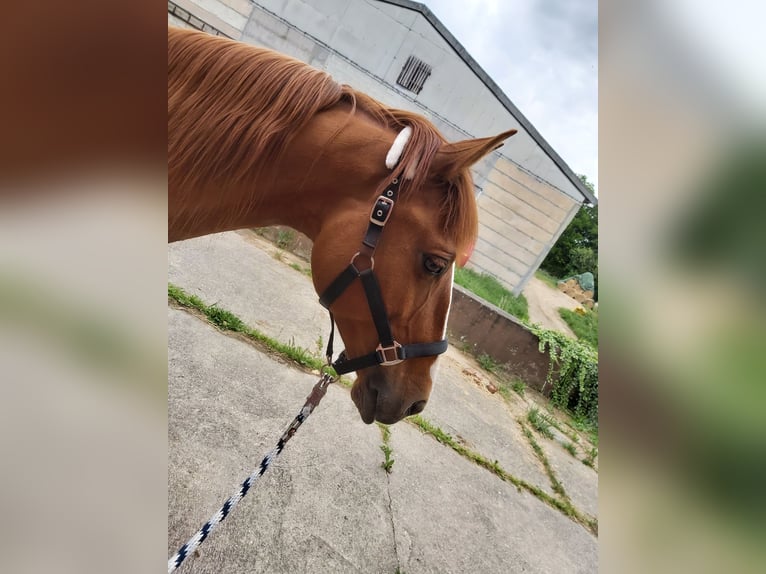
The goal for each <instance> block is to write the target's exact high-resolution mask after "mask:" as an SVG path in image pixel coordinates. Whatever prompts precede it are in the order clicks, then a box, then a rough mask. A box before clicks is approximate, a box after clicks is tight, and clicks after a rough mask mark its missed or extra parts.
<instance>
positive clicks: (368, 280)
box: [319, 178, 447, 375]
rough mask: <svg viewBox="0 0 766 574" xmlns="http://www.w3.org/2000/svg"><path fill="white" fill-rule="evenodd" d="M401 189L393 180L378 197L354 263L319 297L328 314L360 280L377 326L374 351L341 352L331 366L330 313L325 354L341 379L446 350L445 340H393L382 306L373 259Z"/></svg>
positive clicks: (332, 326)
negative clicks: (352, 354) (364, 263)
mask: <svg viewBox="0 0 766 574" xmlns="http://www.w3.org/2000/svg"><path fill="white" fill-rule="evenodd" d="M399 185H400V181H399V179H398V178H394V179H393V180H392V181H391V185H390V186H389V187H388V188H387V189H386V191H385V192H384V193H383V195H381V196H379V197H378V199H377V200H376V201H375V205H374V206H373V208H372V213H370V223H369V225H368V226H367V232H366V233H365V234H364V239H363V240H362V247H361V248H360V249H359V251H357V252H356V254H355V255H354V256H353V257H352V258H351V263H349V265H348V267H346V268H345V269H344V270H343V271H342V272H341V273H340V275H338V276H337V277H336V278H335V281H333V282H332V283H330V286H329V287H327V289H325V290H324V293H322V295H320V297H319V303H320V304H321V305H322V306H323V307H324V308H325V309H327V310H328V311H329V310H330V305H332V303H333V302H334V301H335V300H336V299H337V298H338V297H340V295H341V293H343V292H344V291H345V290H346V289H347V288H348V287H349V285H351V283H353V282H354V280H355V279H356V278H357V277H358V278H359V279H361V281H362V286H363V287H364V292H365V295H366V296H367V304H368V305H369V306H370V313H371V314H372V320H373V322H374V323H375V329H376V330H377V331H378V340H379V343H378V346H377V348H376V349H375V351H373V352H372V353H369V354H367V355H362V356H361V357H356V358H354V359H349V358H348V357H347V356H346V351H342V352H341V354H340V356H339V357H338V360H337V361H335V362H334V363H332V354H333V351H332V344H333V338H334V336H335V319H334V318H333V315H332V311H330V338H329V340H328V341H327V351H326V353H325V354H326V355H327V362H328V363H332V366H333V368H334V369H335V371H336V372H337V373H338V374H339V375H342V374H344V373H350V372H351V371H358V370H360V369H366V368H368V367H374V366H377V365H381V366H384V367H388V366H390V365H396V364H397V363H401V362H402V361H404V360H406V359H414V358H416V357H430V356H433V355H440V354H441V353H443V352H444V351H446V350H447V340H446V339H443V340H441V341H434V342H433V343H411V344H409V345H402V344H400V343H398V342H397V341H396V340H395V339H394V336H393V335H392V333H391V325H390V324H389V322H388V313H387V312H386V306H385V305H384V303H383V296H382V294H381V292H380V285H379V284H378V280H377V279H376V278H375V274H374V272H373V270H374V268H375V259H374V257H373V256H374V254H375V247H376V246H377V244H378V239H380V234H381V233H382V232H383V228H384V227H385V225H386V223H387V222H388V219H389V217H391V212H392V211H393V209H394V205H395V204H396V200H397V198H398V196H399ZM360 258H361V259H363V260H365V261H367V262H369V266H368V267H363V268H361V269H360V267H359V264H358V263H357V260H358V259H360Z"/></svg>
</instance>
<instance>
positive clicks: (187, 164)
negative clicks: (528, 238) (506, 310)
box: [168, 26, 478, 247]
mask: <svg viewBox="0 0 766 574" xmlns="http://www.w3.org/2000/svg"><path fill="white" fill-rule="evenodd" d="M210 102H215V105H214V106H211V105H210ZM341 102H346V103H349V104H350V105H351V113H350V115H349V119H350V118H351V116H353V114H354V113H356V111H357V110H360V111H363V112H365V113H366V114H367V115H368V116H370V117H372V118H373V119H375V120H376V121H377V122H378V123H379V124H380V125H382V126H384V127H388V128H391V129H392V130H394V131H396V132H398V131H400V130H401V129H403V128H404V127H406V126H410V127H411V128H412V136H411V137H410V141H409V142H408V144H407V146H406V147H405V149H404V152H403V154H402V156H401V158H400V161H399V164H398V165H397V167H396V168H395V169H394V170H393V171H392V173H391V176H390V178H388V180H386V181H384V182H381V186H380V190H382V189H383V188H384V186H385V185H387V184H388V183H389V182H390V180H391V179H393V178H394V177H401V176H403V175H405V174H407V175H408V176H411V178H410V179H405V180H404V181H403V182H402V187H401V193H402V196H404V195H405V194H406V193H407V192H408V191H409V190H416V189H419V188H420V187H421V186H422V185H423V184H424V183H425V182H426V179H427V177H428V171H429V167H430V165H431V162H432V160H433V158H434V156H435V154H436V152H437V151H438V150H439V148H440V147H441V146H442V145H443V144H444V143H446V139H445V138H444V136H442V135H441V133H439V131H438V130H437V129H436V127H435V126H434V125H433V124H432V123H431V122H430V121H428V120H427V119H426V118H424V117H423V116H421V115H418V114H415V113H412V112H408V111H405V110H397V109H393V108H389V107H387V106H385V105H383V104H382V103H380V102H378V101H377V100H375V99H374V98H371V97H370V96H368V95H366V94H364V93H362V92H358V91H356V90H354V89H353V88H351V87H350V86H347V85H341V84H338V83H337V82H335V81H334V80H333V79H332V77H331V76H330V75H329V74H328V73H326V72H323V71H320V70H317V69H315V68H313V67H311V66H309V65H307V64H305V63H303V62H301V61H299V60H296V59H293V58H290V57H288V56H284V55H282V54H279V53H277V52H273V51H271V50H267V49H263V48H258V47H256V46H252V45H248V44H244V43H241V42H236V41H233V40H228V39H225V38H220V37H216V36H211V35H209V34H206V33H204V32H197V31H191V30H183V29H179V28H173V27H170V26H169V27H168V181H169V182H173V184H174V185H177V186H178V189H191V188H194V187H196V186H198V185H201V184H204V183H209V182H216V181H221V182H223V181H226V182H237V181H242V180H243V179H244V178H245V177H247V176H251V177H252V175H253V174H257V173H258V172H259V171H260V170H261V168H262V167H263V166H268V165H270V164H271V163H273V162H274V161H276V160H277V159H279V157H280V156H281V155H282V154H283V153H284V152H285V150H286V149H287V146H288V144H289V142H290V139H291V138H292V137H293V136H294V135H295V134H297V133H299V132H300V131H301V130H302V129H303V128H304V127H305V126H306V125H307V124H308V123H309V122H310V121H311V119H312V118H313V117H314V116H315V115H316V114H317V113H319V112H321V111H323V110H326V109H329V108H331V107H333V106H335V105H337V104H339V103H341ZM341 129H342V128H341ZM382 161H383V158H381V162H382ZM202 166H204V168H203V167H202ZM440 208H441V213H442V217H443V224H444V229H445V232H446V233H448V234H449V235H450V236H452V237H453V239H454V240H455V241H456V243H457V244H458V246H460V247H464V246H467V245H469V244H471V243H473V241H474V240H475V238H476V235H477V233H478V215H477V209H476V202H475V199H474V191H473V183H472V179H471V175H470V172H469V170H468V169H465V170H463V171H462V172H461V173H460V174H458V176H457V177H454V178H452V181H450V182H445V194H444V198H443V201H442V204H441V206H440Z"/></svg>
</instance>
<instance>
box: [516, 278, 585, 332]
mask: <svg viewBox="0 0 766 574" xmlns="http://www.w3.org/2000/svg"><path fill="white" fill-rule="evenodd" d="M522 293H524V297H526V298H527V303H529V320H530V321H531V322H532V323H539V324H540V325H542V326H543V327H545V328H546V329H554V330H556V331H561V332H562V333H565V334H567V335H569V336H570V337H572V338H573V339H576V338H577V337H576V336H575V334H574V333H573V332H572V329H570V328H569V326H568V325H567V324H566V323H565V322H564V320H563V319H562V318H561V315H559V308H561V307H564V308H566V309H575V308H576V307H579V306H580V304H579V303H578V302H577V301H575V300H574V299H572V298H571V297H569V296H568V295H564V294H563V293H562V292H561V291H558V290H557V289H553V288H551V287H549V286H548V285H546V284H545V283H543V282H542V281H540V280H539V279H538V278H537V277H532V278H531V279H530V280H529V283H527V286H526V287H525V288H524V291H522Z"/></svg>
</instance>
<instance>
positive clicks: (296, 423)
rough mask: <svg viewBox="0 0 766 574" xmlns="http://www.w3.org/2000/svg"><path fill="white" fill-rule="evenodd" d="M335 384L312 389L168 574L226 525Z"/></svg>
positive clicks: (174, 559) (176, 556)
mask: <svg viewBox="0 0 766 574" xmlns="http://www.w3.org/2000/svg"><path fill="white" fill-rule="evenodd" d="M333 381H335V379H334V378H333V377H332V376H330V375H328V374H324V375H322V378H321V379H319V381H318V382H317V383H316V384H315V385H314V388H313V389H312V390H311V394H310V395H309V396H308V397H306V403H305V404H304V405H303V408H302V409H301V412H299V413H298V416H296V417H295V418H294V419H293V422H292V423H290V426H289V427H287V430H286V431H285V432H284V433H283V434H282V436H281V437H280V438H279V441H278V442H277V446H276V447H274V449H273V450H272V451H271V452H269V453H268V454H267V455H266V456H264V457H263V460H262V461H261V464H260V465H259V466H258V468H257V469H256V470H254V471H253V473H252V474H251V475H250V476H248V477H247V478H246V479H245V481H244V482H243V483H242V485H241V486H240V487H239V490H237V492H235V493H234V494H232V495H231V496H230V497H229V498H228V500H227V501H226V502H224V503H223V506H222V507H221V508H220V509H219V510H218V512H216V513H215V514H214V515H213V516H212V518H211V519H210V520H208V521H207V522H205V524H203V525H202V528H200V529H199V530H198V531H197V532H196V533H195V534H194V536H192V537H191V538H189V540H188V541H187V542H186V544H184V545H183V546H181V548H180V549H179V550H178V552H176V553H175V554H174V555H173V556H172V557H171V558H170V559H169V560H168V574H170V573H171V572H173V571H174V570H175V569H176V568H178V567H179V566H180V565H181V563H182V562H183V561H184V559H185V558H186V557H187V556H188V555H189V554H191V553H193V552H194V551H195V550H196V549H197V547H198V546H199V545H200V544H202V542H203V541H204V540H205V538H207V537H208V534H210V532H211V531H212V530H213V528H215V527H216V526H217V525H218V524H219V523H220V522H223V519H224V518H226V517H227V516H228V515H229V513H230V512H231V510H232V508H234V507H235V506H236V504H237V503H238V502H239V501H240V500H242V498H243V497H244V496H245V495H246V494H247V491H248V490H250V487H251V486H252V485H253V483H254V482H255V481H256V480H258V479H259V478H260V477H261V476H263V474H264V473H265V472H266V471H267V470H268V468H269V465H270V464H271V463H272V461H273V460H274V459H275V458H276V457H277V456H279V453H281V452H282V449H284V448H285V445H286V444H287V441H289V440H290V439H291V438H292V437H293V435H294V434H295V433H296V431H297V430H298V428H300V426H301V425H302V424H303V421H305V420H306V419H307V418H309V415H310V414H311V413H312V412H313V410H314V409H315V408H316V407H317V406H319V403H320V401H321V400H322V398H323V397H324V396H325V394H326V393H327V387H328V386H329V385H330V383H332V382H333Z"/></svg>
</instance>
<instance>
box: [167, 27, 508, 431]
mask: <svg viewBox="0 0 766 574" xmlns="http://www.w3.org/2000/svg"><path fill="white" fill-rule="evenodd" d="M515 132H516V130H510V131H506V132H503V133H501V134H499V135H496V136H492V137H486V138H480V139H469V140H465V141H460V142H456V143H448V142H447V141H446V139H445V138H444V137H443V136H442V135H441V134H440V133H439V131H438V130H437V129H436V127H435V126H434V125H433V124H432V123H431V122H430V121H428V120H427V119H426V118H424V117H423V116H421V115H419V114H416V113H412V112H409V111H404V110H398V109H392V108H389V107H386V106H385V105H383V104H382V103H380V102H378V101H377V100H375V99H373V98H372V97H370V96H368V95H365V94H364V93H362V92H359V91H356V90H354V89H353V88H351V87H350V86H347V85H341V84H339V83H337V82H336V81H335V80H333V79H332V77H331V76H330V75H329V74H327V73H326V72H324V71H321V70H317V69H315V68H313V67H311V66H309V65H307V64H305V63H303V62H300V61H298V60H295V59H293V58H290V57H288V56H284V55H282V54H278V53H276V52H273V51H271V50H267V49H264V48H260V47H256V46H252V45H249V44H245V43H241V42H237V41H234V40H229V39H225V38H220V37H215V36H211V35H208V34H205V33H203V32H197V31H191V30H183V29H177V28H173V27H170V26H169V27H168V240H169V242H174V241H180V240H183V239H188V238H192V237H198V236H202V235H207V234H211V233H217V232H222V231H231V230H236V229H242V228H252V227H262V226H270V225H285V226H289V227H292V228H294V229H296V230H298V231H300V232H302V233H303V234H305V235H306V236H307V237H308V238H309V239H311V240H312V241H313V249H312V255H311V275H312V280H313V283H314V288H315V289H316V292H317V293H318V294H320V302H321V303H322V304H324V305H325V306H326V307H327V308H328V309H329V311H330V313H331V319H332V320H333V321H334V322H333V323H332V324H333V325H334V324H336V323H337V326H338V330H339V332H340V334H341V336H342V338H343V341H344V342H345V344H346V349H345V351H344V352H343V353H342V354H341V358H340V359H339V361H336V363H334V366H335V367H336V371H339V372H351V371H355V372H356V380H355V382H354V384H353V387H352V389H351V398H352V400H353V402H354V404H355V405H356V407H357V410H358V411H359V415H360V416H361V419H362V421H363V422H364V423H366V424H371V423H372V422H374V421H379V422H381V423H385V424H393V423H395V422H397V421H399V420H401V419H402V418H404V417H406V416H409V415H413V414H416V413H419V412H421V411H422V410H423V409H424V408H425V405H426V402H427V401H428V399H429V397H430V393H431V388H432V385H433V379H434V377H435V370H436V364H437V358H438V355H439V354H440V353H442V352H443V351H444V350H446V347H447V345H446V339H445V336H446V328H447V317H448V314H449V308H450V304H451V297H452V286H453V280H454V270H455V266H456V265H462V264H464V263H465V261H466V260H467V258H468V256H469V254H470V250H471V249H472V246H473V244H474V242H475V240H476V237H477V233H478V214H477V206H476V200H475V196H474V187H473V182H472V179H471V174H470V171H469V167H470V166H471V165H473V164H474V163H476V162H477V161H479V160H480V159H481V158H482V157H484V156H485V155H486V154H488V153H490V152H492V151H493V150H495V149H497V148H498V147H500V146H501V145H502V142H503V141H504V140H505V139H506V138H508V137H510V136H511V135H513V134H514V133H515ZM394 207H395V209H394ZM384 229H385V233H383V230H384ZM356 279H359V281H357V280H356ZM384 301H385V302H384Z"/></svg>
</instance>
